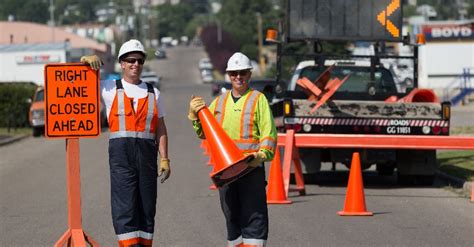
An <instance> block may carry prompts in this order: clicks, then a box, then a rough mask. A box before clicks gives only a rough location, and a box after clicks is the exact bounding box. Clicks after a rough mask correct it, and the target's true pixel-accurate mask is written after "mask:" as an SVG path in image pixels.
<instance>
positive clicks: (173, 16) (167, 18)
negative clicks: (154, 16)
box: [156, 4, 194, 38]
mask: <svg viewBox="0 0 474 247" xmlns="http://www.w3.org/2000/svg"><path fill="white" fill-rule="evenodd" d="M156 11H158V26H159V30H158V32H159V37H165V36H171V37H174V38H179V37H180V36H182V35H184V30H185V28H186V24H187V22H188V21H189V20H191V19H192V18H193V15H194V11H193V9H192V6H191V5H189V4H176V5H171V4H163V5H159V6H158V7H156Z"/></svg>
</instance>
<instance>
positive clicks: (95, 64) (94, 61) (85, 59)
mask: <svg viewBox="0 0 474 247" xmlns="http://www.w3.org/2000/svg"><path fill="white" fill-rule="evenodd" d="M81 63H87V64H89V65H90V66H91V68H92V69H93V70H98V69H100V67H101V66H102V65H103V64H104V63H103V62H102V60H100V58H99V57H98V56H96V55H89V56H82V57H81Z"/></svg>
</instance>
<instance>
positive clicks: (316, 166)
mask: <svg viewBox="0 0 474 247" xmlns="http://www.w3.org/2000/svg"><path fill="white" fill-rule="evenodd" d="M299 155H300V160H301V166H302V168H301V169H302V170H303V174H316V173H318V172H319V171H320V170H321V150H320V149H316V148H300V149H299Z"/></svg>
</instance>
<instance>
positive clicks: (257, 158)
mask: <svg viewBox="0 0 474 247" xmlns="http://www.w3.org/2000/svg"><path fill="white" fill-rule="evenodd" d="M248 155H249V156H250V155H252V156H253V157H254V158H253V159H252V160H251V161H250V162H249V163H247V165H248V166H250V167H257V166H259V165H260V164H262V162H264V161H265V159H267V155H265V153H264V152H262V151H258V152H254V153H250V154H248Z"/></svg>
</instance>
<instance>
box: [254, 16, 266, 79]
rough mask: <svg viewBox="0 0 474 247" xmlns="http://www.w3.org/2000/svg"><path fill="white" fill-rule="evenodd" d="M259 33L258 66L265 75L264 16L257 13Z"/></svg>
mask: <svg viewBox="0 0 474 247" xmlns="http://www.w3.org/2000/svg"><path fill="white" fill-rule="evenodd" d="M256 15H257V33H258V62H259V63H258V65H259V67H260V74H261V75H262V76H263V75H264V74H265V59H264V58H263V37H262V14H260V12H257V14H256Z"/></svg>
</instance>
